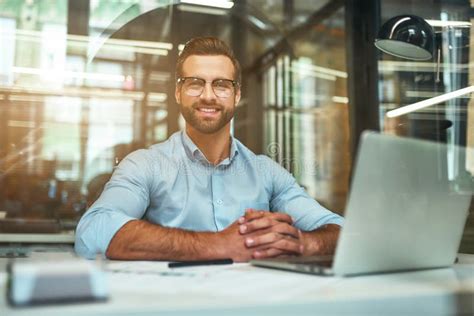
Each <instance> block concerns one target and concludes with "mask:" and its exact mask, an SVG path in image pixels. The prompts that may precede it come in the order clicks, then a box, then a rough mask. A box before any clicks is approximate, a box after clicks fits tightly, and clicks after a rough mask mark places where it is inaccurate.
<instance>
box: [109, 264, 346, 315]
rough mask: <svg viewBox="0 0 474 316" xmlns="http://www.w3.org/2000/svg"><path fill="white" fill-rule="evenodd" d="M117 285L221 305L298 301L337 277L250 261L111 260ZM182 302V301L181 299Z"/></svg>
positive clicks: (125, 290)
mask: <svg viewBox="0 0 474 316" xmlns="http://www.w3.org/2000/svg"><path fill="white" fill-rule="evenodd" d="M107 271H109V272H110V273H109V279H110V281H111V285H112V286H111V287H112V291H116V292H117V293H121V294H123V295H126V293H134V295H135V296H136V295H137V294H142V295H143V297H148V296H153V298H154V301H155V302H157V300H158V301H159V300H160V298H163V301H162V302H161V304H166V303H167V302H166V300H165V298H166V297H171V296H173V297H176V294H179V297H186V300H185V302H183V304H192V303H193V302H194V304H195V303H196V302H202V300H203V298H206V299H209V298H212V299H213V301H214V303H213V304H216V305H219V304H222V305H226V306H228V304H229V302H239V304H241V303H242V302H246V303H247V304H253V303H259V304H262V301H263V302H266V303H269V304H271V303H275V302H279V301H281V300H285V301H288V299H291V298H293V299H294V300H295V301H297V300H299V299H300V298H302V297H307V296H308V295H310V296H311V295H314V296H317V295H321V291H323V290H324V287H325V286H327V285H328V284H329V283H333V284H334V283H335V282H337V279H335V278H326V277H318V276H311V275H304V274H297V273H292V272H285V271H278V270H271V269H263V268H257V267H253V266H250V265H249V264H246V263H242V264H233V265H222V266H199V267H186V268H178V269H169V268H168V267H167V263H164V262H145V261H139V262H137V261H134V262H110V263H108V264H107ZM175 304H176V302H175Z"/></svg>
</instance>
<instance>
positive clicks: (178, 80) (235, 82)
mask: <svg viewBox="0 0 474 316" xmlns="http://www.w3.org/2000/svg"><path fill="white" fill-rule="evenodd" d="M187 79H198V80H202V81H204V86H203V87H202V91H201V93H200V94H199V95H189V94H187V93H186V92H185V93H186V94H187V95H188V96H190V97H199V96H201V95H202V93H203V92H204V88H205V86H206V83H210V84H211V88H212V92H213V93H214V95H215V96H216V97H218V98H228V97H230V96H231V95H229V96H225V97H223V96H219V95H218V94H217V93H216V91H215V90H214V83H215V82H216V81H226V82H230V83H232V86H233V87H234V94H235V91H236V89H237V88H238V87H239V86H240V84H239V83H238V82H237V81H236V80H232V79H225V78H217V79H214V80H212V81H207V80H204V79H203V78H199V77H179V78H178V79H176V84H178V85H181V86H182V85H183V84H184V82H185V81H186V80H187Z"/></svg>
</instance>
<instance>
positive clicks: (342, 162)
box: [0, 0, 474, 252]
mask: <svg viewBox="0 0 474 316" xmlns="http://www.w3.org/2000/svg"><path fill="white" fill-rule="evenodd" d="M399 14H415V15H418V16H421V17H423V18H424V19H426V20H429V22H430V24H431V25H432V26H433V28H434V29H435V31H436V32H438V33H440V34H441V38H442V51H441V52H442V53H441V56H440V57H441V60H440V61H441V63H440V80H439V82H437V80H436V68H437V65H436V60H434V59H431V60H427V61H422V62H420V61H418V62H415V61H410V60H404V59H400V58H396V57H392V56H389V55H387V54H383V53H381V52H380V51H378V50H376V48H375V46H374V45H373V40H374V39H375V36H376V34H377V30H378V29H379V28H380V26H381V25H382V24H383V23H384V22H385V21H386V20H388V19H389V18H391V17H393V16H396V15H399ZM473 17H474V1H473V0H427V1H416V0H352V1H351V0H345V1H344V0H332V1H330V0H312V1H307V0H234V1H231V0H220V1H218V0H215V1H191V0H186V1H184V0H181V1H179V0H175V1H171V0H0V234H2V233H3V234H4V233H33V232H36V233H48V232H49V233H51V232H54V233H59V232H64V231H67V230H73V229H74V227H75V224H76V223H77V221H78V219H79V218H80V216H81V215H82V214H83V213H84V211H85V210H86V209H87V207H88V205H90V204H91V203H92V202H93V201H94V200H95V199H96V198H97V196H98V195H99V194H100V192H101V190H102V187H103V185H104V184H105V182H106V181H107V180H108V178H109V177H110V174H111V173H112V172H113V169H114V166H116V165H117V164H118V163H119V162H120V160H121V159H122V158H123V157H124V156H126V155H127V154H128V153H129V152H131V151H133V150H135V149H138V148H143V147H147V146H149V145H151V144H154V143H157V142H161V141H163V140H165V139H167V138H168V136H170V135H171V134H172V133H174V132H176V131H178V130H180V129H181V128H182V127H183V121H182V119H181V118H180V115H179V112H178V107H177V105H176V103H175V100H174V88H175V82H174V65H175V61H176V58H177V56H178V54H179V51H180V49H182V45H183V44H184V43H186V41H187V40H189V39H190V38H191V37H194V36H203V35H213V36H218V37H220V38H221V39H224V40H225V41H226V42H227V43H229V44H230V46H231V47H232V48H233V49H234V51H235V52H236V55H237V57H238V59H239V60H240V61H241V63H242V65H243V86H242V90H243V98H242V100H241V102H240V103H239V105H238V108H237V111H236V117H235V119H234V121H233V133H234V135H235V136H236V137H237V138H239V139H240V140H241V141H242V142H243V143H244V144H245V145H247V146H248V147H249V148H250V149H252V150H253V151H255V152H257V153H262V154H266V155H269V156H270V157H272V158H273V159H274V160H276V161H278V162H279V163H280V164H282V165H283V166H284V167H285V168H287V169H288V170H289V171H291V172H292V173H293V174H294V176H295V177H296V179H297V180H298V182H299V183H300V184H301V185H302V186H304V187H305V188H306V189H307V190H308V192H309V193H310V195H311V196H313V197H314V198H315V199H317V200H318V201H320V202H321V203H322V204H323V205H325V206H326V207H328V208H329V209H331V210H333V211H335V212H338V213H341V214H343V210H344V207H345V203H346V200H347V196H348V192H349V184H350V176H351V167H352V163H353V160H354V157H355V153H356V148H357V144H358V139H359V136H360V133H361V131H362V130H364V129H374V130H380V131H384V132H386V133H392V134H398V135H403V136H406V137H416V138H424V139H430V140H433V141H438V142H444V143H447V144H448V145H453V146H455V145H461V146H467V147H470V148H471V149H472V147H474V104H473V101H472V98H471V95H470V94H468V95H464V96H462V97H459V98H455V99H452V100H449V101H447V102H444V103H442V104H438V105H436V106H431V107H428V108H425V109H423V110H419V111H416V112H413V113H410V114H409V115H405V116H402V117H398V118H393V119H387V117H386V115H385V114H386V112H387V111H389V110H392V109H395V108H398V107H400V106H403V105H406V104H410V103H414V102H416V101H420V100H424V99H427V98H430V97H433V96H436V95H439V94H443V93H446V92H449V91H454V90H458V89H461V88H464V87H466V86H469V85H473V84H474V66H473V62H474V53H473V50H472V49H471V47H472V45H471V44H472V42H473V41H472V39H471V36H470V33H471V31H472V30H473V28H472V24H471V22H472V21H473ZM450 159H451V161H452V162H453V163H455V164H460V165H463V166H466V168H467V169H468V170H470V172H471V175H472V174H474V157H473V156H471V157H469V156H468V157H465V156H463V157H458V156H456V153H453V155H452V157H451V158H450ZM471 214H472V205H471ZM467 226H468V227H467V228H466V230H465V234H464V241H463V244H462V246H461V248H462V249H461V250H464V251H471V252H474V232H473V231H474V220H473V219H472V216H471V217H470V219H469V221H468V225H467ZM0 242H1V240H0Z"/></svg>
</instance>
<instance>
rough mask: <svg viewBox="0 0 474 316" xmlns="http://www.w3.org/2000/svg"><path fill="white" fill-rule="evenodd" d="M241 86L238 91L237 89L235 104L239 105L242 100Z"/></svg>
mask: <svg viewBox="0 0 474 316" xmlns="http://www.w3.org/2000/svg"><path fill="white" fill-rule="evenodd" d="M240 96H241V95H240V87H239V88H238V89H237V91H235V103H234V105H237V104H239V101H240Z"/></svg>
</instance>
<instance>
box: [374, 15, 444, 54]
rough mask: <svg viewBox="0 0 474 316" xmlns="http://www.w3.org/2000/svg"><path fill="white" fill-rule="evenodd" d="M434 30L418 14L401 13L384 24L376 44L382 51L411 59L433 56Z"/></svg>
mask: <svg viewBox="0 0 474 316" xmlns="http://www.w3.org/2000/svg"><path fill="white" fill-rule="evenodd" d="M434 41H435V36H434V31H433V28H432V27H431V25H429V24H428V22H426V21H425V20H424V19H423V18H420V17H419V16H416V15H399V16H396V17H393V18H391V19H390V20H388V21H387V22H385V24H384V25H382V27H381V29H380V30H379V33H378V35H377V39H376V40H375V46H377V48H378V49H380V50H381V51H383V52H385V53H387V54H390V55H394V56H397V57H401V58H406V59H411V60H427V59H431V58H432V57H433V48H434Z"/></svg>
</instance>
